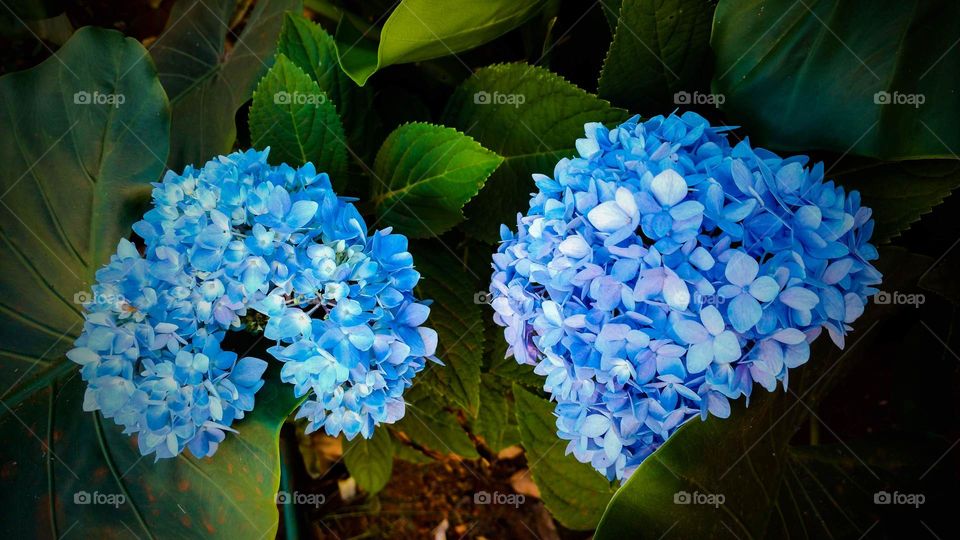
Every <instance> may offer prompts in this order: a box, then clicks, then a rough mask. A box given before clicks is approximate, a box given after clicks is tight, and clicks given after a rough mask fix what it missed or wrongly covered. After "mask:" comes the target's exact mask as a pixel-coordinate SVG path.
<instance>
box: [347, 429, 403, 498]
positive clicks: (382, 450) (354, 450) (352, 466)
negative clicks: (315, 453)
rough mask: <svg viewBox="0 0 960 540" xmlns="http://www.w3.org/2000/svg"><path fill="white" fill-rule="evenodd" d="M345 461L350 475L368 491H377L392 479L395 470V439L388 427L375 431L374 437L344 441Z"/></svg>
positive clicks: (371, 492)
mask: <svg viewBox="0 0 960 540" xmlns="http://www.w3.org/2000/svg"><path fill="white" fill-rule="evenodd" d="M343 462H344V464H346V466H347V470H349V471H350V476H352V477H353V478H354V479H356V481H357V484H358V485H359V486H360V487H362V488H363V489H365V490H366V491H367V493H370V494H373V493H377V492H378V491H380V490H381V489H383V487H384V486H385V485H387V481H389V480H390V474H391V473H392V471H393V440H392V439H391V438H390V431H389V430H388V429H387V428H386V427H383V426H381V427H379V428H377V429H376V430H374V432H373V438H372V439H364V438H363V437H356V438H354V439H353V440H352V441H345V442H344V443H343Z"/></svg>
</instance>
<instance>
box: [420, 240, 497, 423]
mask: <svg viewBox="0 0 960 540" xmlns="http://www.w3.org/2000/svg"><path fill="white" fill-rule="evenodd" d="M438 243H439V242H429V243H426V242H424V243H418V244H414V246H412V249H411V251H412V252H413V253H414V260H415V261H416V265H417V270H418V271H419V272H420V273H421V274H422V276H423V279H422V280H421V281H420V283H419V284H418V285H417V289H418V291H417V296H418V297H419V298H425V299H430V300H433V304H431V305H430V319H429V321H427V326H429V327H432V328H434V329H435V330H436V331H437V334H438V346H437V357H438V358H439V359H440V361H441V362H443V363H444V366H434V367H431V368H430V373H429V375H433V376H435V377H436V384H433V385H431V386H433V387H434V388H435V389H437V390H438V391H440V392H441V393H442V394H444V395H445V396H446V397H448V398H449V399H450V400H451V401H452V402H453V403H455V404H456V405H458V406H460V407H462V408H463V409H464V410H465V411H466V412H467V414H468V415H470V416H476V415H477V410H478V409H479V407H480V367H481V365H482V364H483V319H482V318H481V314H480V305H479V304H477V303H476V302H475V301H474V299H475V296H474V294H475V293H474V291H475V290H476V289H477V280H476V279H475V278H474V276H473V275H471V274H469V273H468V272H467V271H466V270H465V269H464V267H463V264H462V263H461V262H460V261H459V260H457V258H456V257H455V256H453V255H452V254H450V252H449V251H447V250H446V248H445V247H443V246H442V245H437V244H438Z"/></svg>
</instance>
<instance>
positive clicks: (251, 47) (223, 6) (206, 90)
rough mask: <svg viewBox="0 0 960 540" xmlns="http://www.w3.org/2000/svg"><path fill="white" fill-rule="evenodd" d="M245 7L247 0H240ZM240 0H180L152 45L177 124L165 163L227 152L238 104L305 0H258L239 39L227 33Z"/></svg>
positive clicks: (200, 160) (179, 164)
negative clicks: (286, 20)
mask: <svg viewBox="0 0 960 540" xmlns="http://www.w3.org/2000/svg"><path fill="white" fill-rule="evenodd" d="M241 4H242V5H241V9H246V7H245V6H246V2H242V3H241ZM237 9H238V2H237V1H236V0H214V1H211V0H181V1H179V2H177V3H176V4H174V6H173V9H172V10H171V12H170V18H169V22H168V23H167V28H166V29H165V30H164V31H163V33H162V34H160V36H159V37H158V38H157V41H156V43H155V44H154V45H153V46H152V47H151V48H150V54H151V56H152V57H153V61H154V62H155V63H156V65H157V72H158V73H159V74H160V81H161V82H162V83H163V87H164V89H166V91H167V95H168V96H169V97H170V103H171V105H173V127H172V136H171V148H170V158H169V160H168V165H169V167H170V168H171V169H173V170H175V171H179V170H181V169H183V167H184V166H186V165H190V164H193V165H197V166H201V165H203V164H204V163H206V162H207V161H208V160H209V159H211V158H213V157H215V156H217V155H219V154H225V153H228V152H230V150H231V149H232V148H233V144H234V141H235V140H236V138H237V127H236V123H235V117H236V113H237V110H238V109H239V108H240V107H241V106H243V104H244V103H246V102H247V101H248V100H249V99H250V97H251V96H252V95H253V90H254V88H256V85H257V81H258V80H259V79H260V77H261V75H263V74H264V73H266V71H267V69H268V68H269V67H270V65H271V64H272V63H273V53H274V50H275V48H276V44H277V36H278V35H279V33H280V25H281V23H282V22H283V17H282V16H283V13H284V12H285V11H287V10H290V11H300V10H301V5H300V0H275V1H270V2H257V3H256V5H255V6H254V7H253V11H251V13H250V15H249V16H248V17H247V18H246V22H245V23H244V26H243V31H242V32H241V33H240V35H239V38H236V42H235V43H229V42H228V40H227V36H228V33H229V35H230V36H231V40H230V41H233V40H234V39H235V38H234V34H233V31H232V30H230V28H229V26H228V25H229V22H230V21H232V19H233V15H234V12H235V11H237Z"/></svg>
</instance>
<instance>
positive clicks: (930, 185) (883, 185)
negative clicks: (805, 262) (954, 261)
mask: <svg viewBox="0 0 960 540" xmlns="http://www.w3.org/2000/svg"><path fill="white" fill-rule="evenodd" d="M834 168H835V172H833V174H832V176H833V177H834V178H835V179H836V180H837V182H839V183H840V184H842V185H843V186H844V187H845V188H847V189H848V190H850V189H856V190H858V191H859V192H860V194H861V195H862V197H863V204H864V205H866V206H869V207H870V208H872V209H873V219H874V220H875V221H876V222H877V225H876V229H875V230H874V234H873V242H874V243H883V242H888V241H889V240H890V239H891V238H895V237H896V236H898V235H899V234H900V233H901V232H903V231H905V230H907V229H909V228H910V225H911V224H913V223H915V222H916V221H917V220H919V219H920V218H921V216H923V215H924V214H928V213H930V212H931V211H932V210H933V208H934V207H935V206H937V205H938V204H940V203H942V202H943V199H945V198H946V197H947V196H948V195H950V193H951V192H952V191H953V190H954V189H956V188H957V186H960V161H958V160H955V159H943V160H917V161H899V162H882V161H876V160H872V159H862V158H847V159H845V160H842V161H841V162H839V164H838V165H836V166H835V167H834Z"/></svg>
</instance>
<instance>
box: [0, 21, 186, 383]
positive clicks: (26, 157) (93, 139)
mask: <svg viewBox="0 0 960 540" xmlns="http://www.w3.org/2000/svg"><path fill="white" fill-rule="evenodd" d="M145 53H146V51H145V50H144V49H143V47H141V46H140V44H139V43H137V42H136V41H135V40H133V39H124V37H123V36H122V35H121V34H120V33H118V32H110V31H105V30H99V29H94V28H87V29H83V30H80V31H78V32H77V33H76V34H75V35H74V37H73V39H71V40H70V41H69V42H68V43H67V44H66V45H64V46H63V48H61V49H60V50H59V51H58V52H57V57H55V58H54V57H51V58H49V59H47V60H46V61H45V62H43V63H42V64H40V65H39V66H37V67H35V68H33V69H30V70H27V71H22V72H18V73H13V74H10V75H7V76H5V77H3V78H2V79H0V96H2V100H3V103H4V104H5V105H6V106H5V107H3V108H2V109H0V126H2V128H0V129H2V131H3V133H4V134H5V138H6V140H7V141H8V144H4V145H2V146H0V158H2V161H3V164H4V166H3V169H2V172H0V179H2V180H0V213H2V215H3V218H2V220H0V257H2V259H3V261H4V269H5V271H4V273H3V276H2V281H0V317H2V323H0V342H2V343H3V345H2V346H0V349H2V350H0V358H2V359H3V361H4V363H5V366H6V367H5V369H3V370H0V373H2V375H0V380H2V381H3V382H4V384H3V391H4V393H6V391H7V390H8V389H9V388H10V386H11V384H13V383H14V381H16V380H20V379H22V378H25V377H26V376H27V375H29V374H30V373H35V372H38V371H41V370H42V368H45V367H47V366H49V365H52V364H54V363H57V362H60V361H62V360H63V353H64V352H66V350H67V349H68V348H70V346H71V343H72V341H73V338H75V337H76V336H78V335H79V333H80V330H81V328H82V325H83V320H82V319H81V317H80V312H81V309H82V306H81V302H82V300H83V298H79V297H78V294H81V291H85V290H89V288H90V286H91V285H92V283H93V274H94V272H95V271H96V270H97V269H98V268H99V267H100V265H101V264H104V263H106V262H107V261H108V260H109V258H110V255H111V254H112V253H114V251H115V250H116V246H117V242H118V241H119V240H120V238H121V237H122V236H126V235H127V234H129V231H130V225H131V224H132V223H133V222H134V221H135V220H137V219H139V217H140V215H141V209H142V206H141V205H142V203H144V202H145V201H146V200H147V198H148V197H149V194H150V189H151V188H150V182H154V181H156V180H158V179H159V177H160V174H161V173H162V172H163V168H164V161H165V160H166V156H167V141H168V139H169V130H170V108H169V105H168V103H167V99H166V97H165V96H164V93H163V88H161V86H160V83H159V81H158V80H157V74H156V71H154V69H153V66H152V65H151V64H150V63H149V62H143V61H142V57H143V55H144V54H145ZM121 101H122V103H121ZM110 103H114V104H116V106H114V105H111V104H110ZM35 370H36V371H35Z"/></svg>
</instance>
